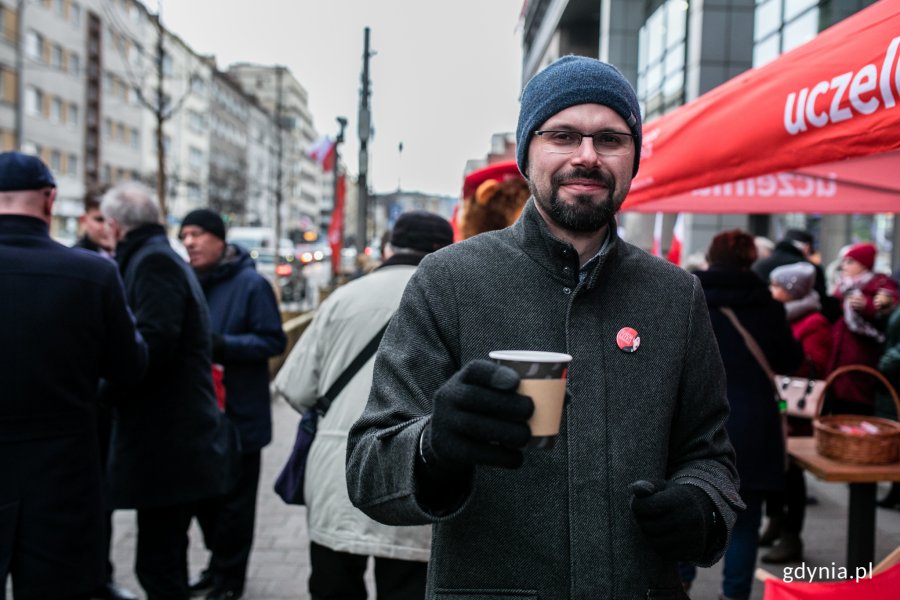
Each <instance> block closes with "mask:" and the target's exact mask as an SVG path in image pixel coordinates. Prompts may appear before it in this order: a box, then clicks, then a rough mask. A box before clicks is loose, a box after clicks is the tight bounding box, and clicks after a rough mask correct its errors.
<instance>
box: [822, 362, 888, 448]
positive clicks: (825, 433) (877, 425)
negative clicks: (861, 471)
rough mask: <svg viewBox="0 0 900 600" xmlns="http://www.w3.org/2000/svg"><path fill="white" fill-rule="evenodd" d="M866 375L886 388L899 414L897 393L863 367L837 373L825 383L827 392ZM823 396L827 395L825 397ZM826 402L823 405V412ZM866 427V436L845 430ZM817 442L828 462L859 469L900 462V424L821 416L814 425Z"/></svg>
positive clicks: (859, 416)
mask: <svg viewBox="0 0 900 600" xmlns="http://www.w3.org/2000/svg"><path fill="white" fill-rule="evenodd" d="M854 371H858V372H862V373H867V374H869V375H871V376H873V377H875V378H876V379H878V380H879V381H881V383H882V385H884V387H885V389H887V391H888V392H889V393H890V395H891V397H892V398H893V399H894V405H895V406H896V407H897V412H898V414H900V397H898V396H897V390H895V389H894V386H892V385H891V384H890V382H889V381H888V380H887V379H885V377H884V375H882V374H881V373H879V372H878V371H876V370H875V369H873V368H871V367H867V366H864V365H847V366H845V367H840V368H839V369H835V371H834V372H833V373H832V374H831V375H829V376H828V379H827V380H826V381H825V390H826V391H827V390H828V387H829V386H830V385H831V384H832V383H833V382H834V380H835V379H837V378H838V377H840V376H841V375H844V374H846V373H850V372H854ZM823 395H824V394H823ZM823 404H824V402H822V403H820V405H819V410H820V411H821V409H822V405H823ZM863 423H866V424H867V425H866V429H867V430H871V429H873V428H874V429H875V431H867V432H866V433H865V434H862V435H861V434H855V433H847V432H846V431H845V429H846V428H855V429H859V428H861V426H862V425H863ZM813 427H814V430H815V431H814V433H815V438H816V449H817V450H818V452H819V454H821V455H822V456H826V457H828V458H831V459H834V460H839V461H843V462H849V463H856V464H860V465H886V464H891V463H895V462H897V461H898V460H900V423H897V422H896V421H891V420H888V419H881V418H878V417H866V416H861V415H828V416H824V417H823V416H819V417H817V418H816V419H815V420H814V421H813Z"/></svg>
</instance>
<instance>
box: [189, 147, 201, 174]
mask: <svg viewBox="0 0 900 600" xmlns="http://www.w3.org/2000/svg"><path fill="white" fill-rule="evenodd" d="M188 160H190V164H191V168H192V169H197V170H198V171H199V170H200V169H202V168H203V162H204V161H203V150H201V149H199V148H194V147H193V146H191V148H190V150H189V156H188Z"/></svg>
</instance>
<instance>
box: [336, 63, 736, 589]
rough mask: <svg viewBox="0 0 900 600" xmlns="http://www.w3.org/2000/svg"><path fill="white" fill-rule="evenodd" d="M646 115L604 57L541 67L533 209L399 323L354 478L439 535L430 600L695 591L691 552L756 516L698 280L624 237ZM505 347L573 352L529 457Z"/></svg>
mask: <svg viewBox="0 0 900 600" xmlns="http://www.w3.org/2000/svg"><path fill="white" fill-rule="evenodd" d="M639 110H640V109H639V107H638V102H637V99H636V97H635V94H634V91H633V89H632V88H631V86H630V84H629V83H628V82H627V80H625V78H624V77H623V76H622V75H621V74H620V73H619V72H618V70H616V69H615V68H614V67H612V66H610V65H608V64H605V63H602V62H600V61H597V60H594V59H588V58H582V57H574V56H568V57H565V58H562V59H560V60H558V61H556V62H555V63H553V64H552V65H550V66H549V67H548V68H547V69H545V70H544V71H542V72H541V73H539V74H538V75H536V76H535V77H534V78H533V79H532V80H531V81H530V82H529V84H528V85H527V86H526V87H525V89H524V91H523V93H522V102H521V112H520V114H519V124H518V128H517V132H516V137H517V161H518V163H519V168H520V170H521V172H522V174H523V175H524V176H525V177H526V178H528V182H529V186H530V189H531V193H532V198H531V199H530V200H529V201H528V204H527V205H526V207H525V210H524V212H523V214H522V216H521V218H520V219H519V220H518V221H517V222H516V223H515V224H514V225H513V226H512V227H510V228H507V229H504V230H501V231H498V232H492V233H487V234H483V235H479V236H476V237H474V238H471V239H469V240H466V241H465V242H461V243H459V244H455V245H454V246H451V247H449V248H446V249H443V250H440V251H438V252H436V253H434V254H432V255H430V256H428V257H426V258H425V260H423V261H422V263H421V266H420V267H419V269H418V271H416V273H415V275H413V277H412V279H411V280H410V283H409V285H408V287H407V289H406V291H405V293H404V296H403V301H402V303H401V305H400V308H399V310H398V312H397V314H396V316H395V317H394V319H393V320H392V321H391V324H390V326H389V327H388V330H387V332H386V334H385V337H384V340H383V341H382V344H381V346H380V348H379V352H378V355H377V357H376V364H375V373H374V381H373V386H372V393H371V395H370V397H369V402H368V404H367V406H366V409H365V411H364V413H363V415H362V416H361V417H360V419H359V420H358V421H357V422H356V424H355V425H354V427H353V428H352V430H351V432H350V437H349V440H348V447H347V480H348V487H349V491H350V497H351V499H352V501H353V502H354V504H355V505H356V506H357V507H359V508H360V509H361V510H363V511H364V512H366V513H367V514H368V515H370V516H371V517H373V518H374V519H376V520H379V521H382V522H384V523H388V524H393V525H413V524H420V523H433V525H434V528H433V545H432V555H431V562H430V569H429V574H428V575H429V580H428V590H427V597H428V598H435V597H440V598H461V597H466V598H479V599H487V598H518V599H521V598H585V599H586V598H590V599H592V600H594V599H598V598H605V599H620V598H683V597H684V595H683V592H682V590H681V584H680V581H679V578H678V571H677V567H676V565H677V562H678V561H689V562H693V563H696V564H699V565H710V564H712V563H714V562H715V561H716V560H718V559H719V558H720V557H721V555H722V552H723V551H724V548H725V546H726V544H727V540H728V536H729V532H730V530H731V527H732V524H733V523H734V519H735V510H738V509H741V508H743V505H742V502H741V500H740V497H739V496H738V494H737V475H736V472H735V468H734V453H733V449H732V447H731V444H730V443H729V441H728V436H727V434H726V432H725V429H724V423H725V420H726V417H727V414H728V406H727V403H726V399H725V377H724V372H723V369H722V364H721V361H720V358H719V354H718V351H717V348H716V342H715V337H714V336H713V333H712V329H711V327H710V322H709V315H708V312H707V309H706V304H705V302H704V298H703V293H702V290H701V288H700V285H699V283H698V282H697V280H696V278H694V277H692V276H691V275H689V274H687V273H685V272H684V271H682V270H680V269H678V268H677V267H674V266H672V265H671V264H669V263H667V262H665V261H663V260H660V259H657V258H654V257H651V256H649V255H647V254H646V253H644V252H643V251H641V250H639V249H637V248H635V247H633V246H631V245H629V244H627V243H625V242H624V241H622V240H620V239H619V238H618V237H617V235H616V227H615V221H614V215H615V213H616V212H617V211H618V209H619V207H620V206H621V205H622V202H623V201H624V199H625V196H626V195H627V193H628V190H629V187H630V184H631V179H632V177H633V176H634V174H635V173H636V172H637V169H638V165H639V163H640V148H641V123H640V112H639ZM626 334H630V335H635V336H639V338H640V340H641V341H640V344H639V345H638V344H634V343H631V344H625V343H619V342H621V341H622V339H623V337H629V335H626ZM506 349H516V350H546V351H554V352H566V353H568V354H570V355H572V357H573V360H572V362H571V364H570V365H569V370H568V384H567V401H566V406H565V409H564V413H563V422H562V426H561V429H560V433H559V436H558V439H557V441H556V444H555V445H554V446H553V448H552V449H549V450H548V449H538V448H528V449H526V448H525V446H526V444H527V442H528V440H529V438H530V435H531V431H530V428H529V426H528V423H527V420H528V418H529V417H530V415H531V414H532V412H533V409H534V405H533V402H532V400H531V398H529V397H527V396H523V395H521V394H518V393H517V391H516V390H517V387H518V384H519V376H518V375H517V374H516V373H515V372H514V371H513V370H512V369H510V368H508V367H504V366H500V365H496V364H494V363H492V362H489V361H488V360H485V359H487V357H488V353H489V352H490V351H492V350H506Z"/></svg>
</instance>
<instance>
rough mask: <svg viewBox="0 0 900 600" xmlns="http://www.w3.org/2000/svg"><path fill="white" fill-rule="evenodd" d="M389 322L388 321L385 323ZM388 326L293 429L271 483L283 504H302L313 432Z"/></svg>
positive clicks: (372, 351) (366, 359)
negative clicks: (286, 452) (285, 457)
mask: <svg viewBox="0 0 900 600" xmlns="http://www.w3.org/2000/svg"><path fill="white" fill-rule="evenodd" d="M389 322H390V321H388V323H389ZM387 326H388V324H387V323H385V324H384V327H382V328H381V329H380V330H379V331H378V333H376V334H375V337H373V338H372V339H371V340H370V341H369V343H368V344H366V347H365V348H363V349H362V350H361V351H360V353H359V354H357V355H356V358H354V359H353V362H351V363H350V364H349V365H348V366H347V368H346V369H344V372H343V373H341V376H340V377H338V378H337V380H336V381H335V382H334V383H333V384H331V387H330V388H328V391H327V392H325V394H324V395H323V396H321V397H319V398H318V399H317V400H316V403H315V405H314V406H313V407H312V408H310V409H309V410H307V411H306V412H305V413H303V417H301V419H300V423H299V425H297V437H296V438H295V439H294V448H293V449H292V450H291V454H290V456H289V457H288V460H287V463H285V465H284V468H283V469H281V473H279V475H278V479H276V480H275V493H276V494H278V496H279V497H280V498H281V499H282V500H284V502H285V503H286V504H298V505H303V504H306V500H305V499H304V498H303V482H304V481H305V479H306V461H307V459H308V458H309V449H310V448H311V447H312V443H313V440H314V439H315V437H316V429H317V428H318V425H319V419H320V418H322V417H323V416H325V413H326V412H328V409H329V408H331V403H332V402H334V400H335V398H337V397H338V394H340V393H341V391H342V390H343V389H344V386H346V385H347V383H349V382H350V380H351V379H353V377H354V376H355V375H356V373H357V372H358V371H359V370H360V369H361V368H362V366H363V365H364V364H366V362H368V360H369V359H370V358H371V357H372V355H373V354H375V351H376V350H378V344H379V343H381V338H382V336H384V331H385V330H386V329H387Z"/></svg>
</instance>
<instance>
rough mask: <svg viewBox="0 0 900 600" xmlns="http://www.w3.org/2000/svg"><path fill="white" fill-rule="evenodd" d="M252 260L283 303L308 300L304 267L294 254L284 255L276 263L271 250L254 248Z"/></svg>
mask: <svg viewBox="0 0 900 600" xmlns="http://www.w3.org/2000/svg"><path fill="white" fill-rule="evenodd" d="M250 258H252V259H253V260H254V262H255V263H256V270H257V272H258V273H259V274H260V275H262V276H263V277H265V278H266V279H268V280H269V283H270V284H272V287H273V288H274V289H275V292H276V294H277V295H278V297H279V298H280V299H281V301H282V302H302V301H303V300H304V299H306V275H305V274H304V273H303V265H302V264H300V262H299V261H297V259H296V258H294V255H293V254H286V253H282V254H279V255H278V262H277V264H276V261H275V252H273V251H272V249H271V248H253V249H251V250H250Z"/></svg>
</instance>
